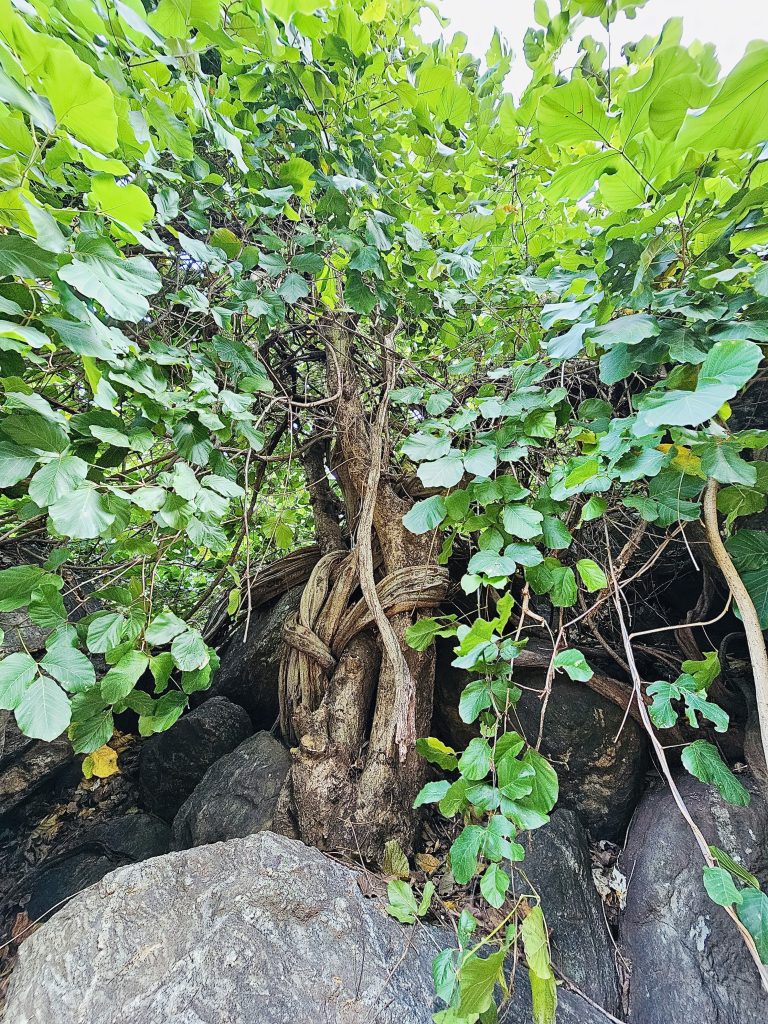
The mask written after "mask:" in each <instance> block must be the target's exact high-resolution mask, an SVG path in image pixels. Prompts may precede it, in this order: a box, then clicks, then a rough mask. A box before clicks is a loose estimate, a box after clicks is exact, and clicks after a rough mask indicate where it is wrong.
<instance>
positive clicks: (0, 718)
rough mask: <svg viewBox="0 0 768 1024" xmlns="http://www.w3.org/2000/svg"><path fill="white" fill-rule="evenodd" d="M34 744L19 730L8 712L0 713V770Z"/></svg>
mask: <svg viewBox="0 0 768 1024" xmlns="http://www.w3.org/2000/svg"><path fill="white" fill-rule="evenodd" d="M34 743H35V741H34V740H32V739H30V738H29V736H25V735H24V733H23V732H22V731H21V729H19V727H18V725H16V719H15V718H14V717H13V714H12V713H11V712H10V711H0V768H3V767H4V766H5V765H7V764H10V763H11V761H15V760H16V759H17V758H18V757H19V756H20V755H21V754H23V753H24V751H25V750H29V748H30V747H31V746H33V745H34Z"/></svg>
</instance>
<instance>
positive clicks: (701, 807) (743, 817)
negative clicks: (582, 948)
mask: <svg viewBox="0 0 768 1024" xmlns="http://www.w3.org/2000/svg"><path fill="white" fill-rule="evenodd" d="M678 785H679V788H680V792H681V794H682V797H683V799H684V800H685V803H686V804H687V806H688V809H689V810H690V812H691V816H692V817H693V820H694V821H695V822H696V823H697V824H698V826H699V827H700V828H701V830H702V832H703V833H704V836H705V837H706V839H707V842H709V843H712V844H713V845H715V846H718V847H720V849H722V850H724V851H725V852H726V853H728V854H729V855H730V856H731V857H733V858H734V859H735V860H737V861H739V862H740V863H741V864H742V865H743V866H744V867H745V868H746V869H747V870H748V871H751V872H752V874H754V875H756V876H757V878H758V879H759V880H760V881H761V883H762V885H763V889H765V887H766V884H768V802H766V799H765V798H764V797H763V796H761V795H759V794H758V792H757V791H756V790H755V789H753V795H752V800H751V802H750V805H749V807H734V806H732V805H731V804H727V803H725V802H724V801H723V800H721V799H720V797H719V796H718V794H717V793H716V792H715V790H714V789H712V788H711V787H707V786H704V785H702V784H701V783H699V782H697V781H696V780H694V779H693V778H691V777H689V776H686V777H683V778H681V779H680V780H679V782H678ZM750 788H753V787H752V785H751V784H750ZM702 867H703V863H702V858H701V853H700V852H699V849H698V846H697V845H696V842H695V840H694V838H693V835H692V834H691V831H690V829H689V827H688V825H686V823H685V821H684V820H683V818H682V816H681V814H680V812H679V811H678V809H677V807H676V806H675V803H674V800H673V798H672V795H671V793H670V791H669V789H666V788H661V787H655V788H654V789H652V790H651V791H650V792H649V793H648V794H647V795H646V796H645V798H644V799H643V801H642V803H641V804H640V808H639V810H638V812H637V814H636V816H635V818H634V820H633V822H632V827H631V829H630V832H629V837H628V840H627V846H626V849H625V851H624V853H623V854H622V857H621V868H622V871H623V872H624V874H625V875H626V876H627V878H628V879H629V889H628V892H627V908H626V911H625V913H624V915H623V917H622V920H621V925H620V937H621V940H622V943H623V945H624V946H625V948H626V951H627V953H628V954H629V957H630V959H631V961H632V979H631V986H630V1017H629V1019H630V1021H632V1022H633V1024H669V1022H670V1021H713V1022H717V1024H747V1022H752V1021H754V1022H755V1024H757V1021H764V1020H766V1015H767V1014H768V1001H767V999H766V995H765V993H764V992H763V991H762V990H761V987H760V981H759V978H758V975H757V972H756V970H755V965H754V964H753V962H752V960H751V958H750V956H749V954H748V952H747V950H746V947H745V946H744V944H743V942H742V941H741V939H740V937H739V935H738V933H737V931H736V928H735V925H734V924H733V922H732V921H731V920H730V918H729V917H728V916H727V915H726V913H725V911H724V910H723V909H722V908H720V907H718V906H717V905H716V904H714V903H713V902H712V901H711V900H710V899H709V897H708V896H707V894H706V892H705V890H704V886H703V882H702Z"/></svg>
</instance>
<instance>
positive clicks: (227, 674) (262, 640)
mask: <svg viewBox="0 0 768 1024" xmlns="http://www.w3.org/2000/svg"><path fill="white" fill-rule="evenodd" d="M303 590H304V588H303V587H294V588H293V589H292V590H289V591H288V592H287V593H285V594H283V596H282V597H281V598H280V599H279V600H278V601H276V602H275V604H273V605H272V607H271V608H268V609H266V610H265V611H258V612H255V613H254V614H253V615H252V616H251V621H250V623H249V625H248V636H247V637H246V636H245V624H243V625H242V626H240V627H239V628H238V629H237V630H236V631H235V633H234V635H233V637H232V639H231V640H230V641H229V642H228V643H227V645H226V646H225V647H224V648H223V649H222V651H221V665H220V667H219V670H218V672H217V673H216V675H215V676H214V679H213V683H212V685H211V688H210V690H208V694H210V695H211V696H222V697H227V698H228V699H229V700H231V701H234V703H235V704H239V705H240V706H241V707H244V708H245V710H246V711H247V712H248V714H249V715H250V716H251V721H252V722H253V724H254V727H255V728H256V729H271V728H272V726H273V725H274V724H275V722H276V721H277V717H278V714H279V711H280V708H279V704H278V695H277V677H278V672H279V669H280V649H281V646H282V636H283V623H284V622H285V620H286V618H287V617H288V616H289V615H290V614H291V612H294V611H296V609H297V608H298V607H299V601H300V600H301V595H302V592H303Z"/></svg>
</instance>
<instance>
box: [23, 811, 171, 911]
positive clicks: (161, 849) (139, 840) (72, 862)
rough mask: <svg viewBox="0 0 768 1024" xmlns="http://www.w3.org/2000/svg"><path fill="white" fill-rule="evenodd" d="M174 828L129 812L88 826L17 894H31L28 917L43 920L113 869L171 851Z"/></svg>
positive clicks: (39, 869) (147, 815)
mask: <svg viewBox="0 0 768 1024" xmlns="http://www.w3.org/2000/svg"><path fill="white" fill-rule="evenodd" d="M169 845H170V828H169V827H168V825H167V824H166V823H165V822H164V821H161V820H160V819H159V818H156V817H154V815H151V814H126V815H125V816H124V817H121V818H113V819H112V820H111V821H105V822H99V823H98V824H94V825H86V826H85V827H84V828H83V829H81V830H80V832H79V834H78V838H77V841H76V843H75V844H74V845H72V846H70V847H69V848H68V849H66V850H65V851H63V852H61V853H57V854H54V856H53V857H52V858H51V859H50V860H49V861H44V862H43V863H42V864H41V865H40V866H39V867H38V868H36V869H35V870H34V872H33V874H32V876H31V877H30V878H29V879H28V885H27V886H25V885H24V883H23V882H22V883H21V885H20V887H19V889H18V890H17V892H16V895H17V896H18V895H20V894H22V895H26V894H29V896H30V899H29V903H28V905H27V908H26V909H27V913H28V914H29V916H30V918H31V919H32V920H39V919H40V918H42V917H44V916H45V915H47V914H49V913H50V912H51V911H52V910H55V909H56V907H57V906H59V905H60V904H61V902H62V901H63V900H66V899H68V898H69V897H70V896H74V894H75V893H77V892H80V891H81V890H82V889H85V888H86V887H87V886H89V885H93V883H94V882H98V881H99V880H100V879H102V878H103V877H104V876H105V875H107V874H109V872H110V871H114V870H115V868H118V867H121V866H122V865H124V864H133V863H135V862H137V861H141V860H147V859H148V858H149V857H157V856H159V855H160V854H162V853H167V852H168V847H169Z"/></svg>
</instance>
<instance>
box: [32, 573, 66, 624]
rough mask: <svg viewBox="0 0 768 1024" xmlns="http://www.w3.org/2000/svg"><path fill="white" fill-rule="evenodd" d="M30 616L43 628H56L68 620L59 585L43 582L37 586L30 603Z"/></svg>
mask: <svg viewBox="0 0 768 1024" xmlns="http://www.w3.org/2000/svg"><path fill="white" fill-rule="evenodd" d="M29 618H30V620H31V621H32V622H34V623H35V625H36V626H41V627H42V628H43V629H55V628H56V627H57V626H60V625H61V624H62V622H66V621H67V609H66V608H65V607H64V599H63V598H62V596H61V594H60V593H59V588H58V587H57V586H54V585H53V584H51V583H41V584H40V585H38V586H37V587H36V588H35V590H34V592H33V594H32V600H31V601H30V603H29Z"/></svg>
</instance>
